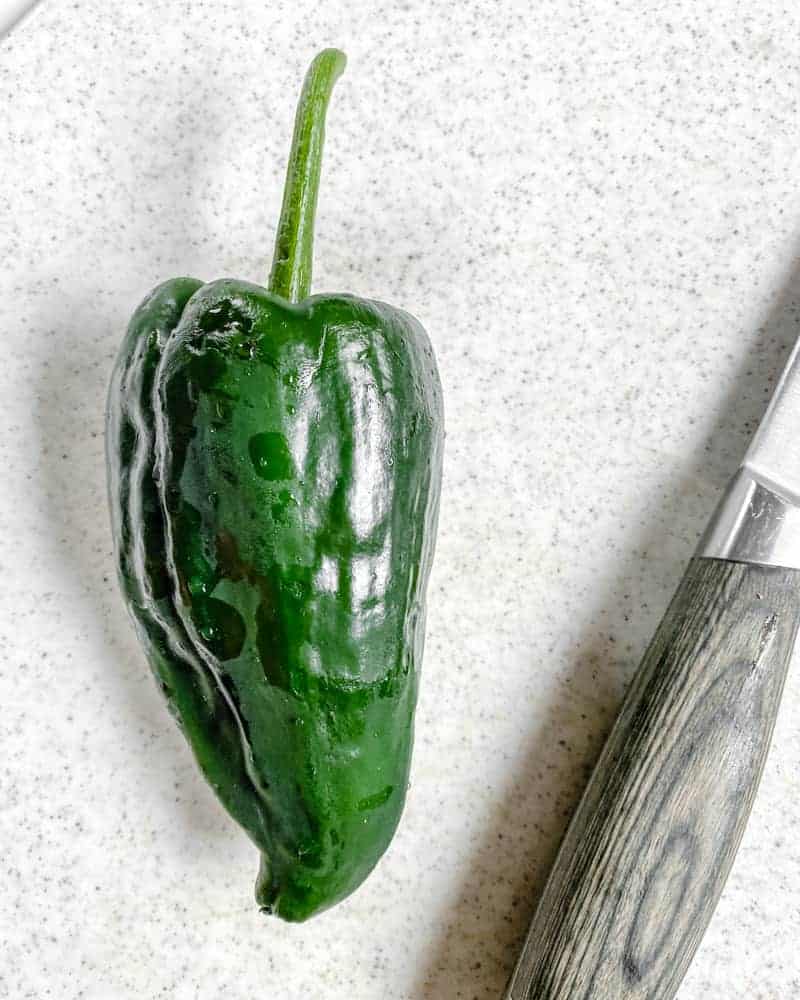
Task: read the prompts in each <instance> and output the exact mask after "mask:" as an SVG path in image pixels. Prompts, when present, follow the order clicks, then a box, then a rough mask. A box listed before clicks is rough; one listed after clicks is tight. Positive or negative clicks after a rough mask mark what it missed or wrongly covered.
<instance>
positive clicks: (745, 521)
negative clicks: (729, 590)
mask: <svg viewBox="0 0 800 1000" xmlns="http://www.w3.org/2000/svg"><path fill="white" fill-rule="evenodd" d="M697 555H698V556H706V557H710V558H714V559H729V560H731V561H733V562H743V563H756V564H757V565H760V566H783V567H786V568H788V569H800V505H798V503H797V502H796V501H795V500H794V499H790V498H788V497H786V496H784V495H781V493H780V492H779V491H778V489H776V488H775V486H773V485H771V484H768V483H767V482H765V481H764V479H763V478H762V477H760V476H759V475H758V473H757V472H755V471H754V470H753V469H752V468H750V467H749V466H747V465H744V466H743V467H742V468H741V469H739V471H738V472H737V474H736V475H735V476H734V477H733V479H732V480H731V481H730V483H729V485H728V488H727V489H726V490H725V493H724V494H723V496H722V499H721V500H720V502H719V504H718V506H717V509H716V511H715V512H714V516H713V517H712V518H711V521H710V522H709V525H708V527H707V528H706V530H705V532H704V534H703V537H702V538H701V540H700V545H699V547H698V550H697Z"/></svg>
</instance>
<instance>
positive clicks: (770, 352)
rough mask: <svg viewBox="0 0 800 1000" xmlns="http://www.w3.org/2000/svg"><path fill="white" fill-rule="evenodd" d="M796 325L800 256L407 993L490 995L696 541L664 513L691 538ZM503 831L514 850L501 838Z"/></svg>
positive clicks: (552, 710)
mask: <svg viewBox="0 0 800 1000" xmlns="http://www.w3.org/2000/svg"><path fill="white" fill-rule="evenodd" d="M799 335H800V264H798V261H797V259H796V258H795V260H794V261H793V271H792V273H791V274H790V277H789V278H788V280H786V281H785V282H784V284H783V286H782V289H781V291H780V292H779V293H778V294H777V296H776V297H775V300H774V303H773V304H772V306H771V307H769V309H768V311H767V316H766V319H765V320H764V322H763V323H762V324H761V325H760V326H758V327H757V329H756V330H755V332H754V333H753V335H752V337H751V341H752V346H751V347H750V349H749V351H748V353H747V358H746V361H745V363H744V365H743V366H742V367H741V369H740V371H739V372H738V374H737V375H736V377H735V378H734V379H733V380H732V382H731V386H730V389H729V391H728V392H727V393H726V396H725V399H724V402H723V404H722V405H721V407H720V408H719V411H718V415H717V416H716V418H715V419H714V421H713V423H712V426H711V430H710V431H709V432H708V433H707V434H706V435H705V436H704V439H703V441H702V442H701V443H700V444H699V445H698V447H697V448H696V449H695V451H694V452H693V453H692V454H691V455H690V456H689V458H688V460H687V462H686V465H685V469H684V471H683V474H682V476H681V479H680V480H678V481H676V480H675V478H674V475H673V476H672V477H670V478H667V477H666V475H665V479H664V481H663V482H660V483H659V487H658V489H657V490H656V491H655V495H654V498H653V501H652V502H651V504H650V505H648V506H647V507H645V508H644V509H646V510H647V511H648V515H647V516H648V528H647V530H645V531H644V532H643V533H641V534H640V535H639V537H638V538H636V537H632V538H631V544H630V547H629V548H628V549H627V550H626V552H625V553H624V555H623V557H622V559H621V560H620V561H619V563H618V564H617V565H616V566H613V567H610V569H609V572H608V573H607V574H606V575H605V576H604V578H603V579H602V580H601V581H600V584H599V586H598V600H597V602H596V603H595V605H594V607H593V608H591V609H589V611H588V612H587V616H586V621H587V622H598V621H601V622H602V628H601V627H599V626H598V625H596V624H595V625H588V626H586V627H585V629H584V633H583V636H582V638H581V640H580V641H579V643H578V650H579V652H578V654H577V655H576V657H575V659H574V661H573V662H572V664H571V665H570V667H569V669H568V670H567V672H566V676H564V677H563V682H562V684H561V686H560V691H561V692H564V691H565V690H566V691H567V692H568V699H569V704H567V703H566V702H567V699H566V698H562V697H559V698H556V699H554V700H553V701H552V703H551V704H550V705H549V706H548V707H547V710H546V721H545V723H544V724H543V725H541V726H540V727H539V728H538V730H537V731H536V732H535V733H534V734H533V735H532V737H531V740H530V743H529V745H528V748H527V750H526V751H525V753H524V757H523V763H522V765H521V766H520V767H518V768H517V770H516V773H515V774H514V776H513V779H512V781H511V782H510V784H509V786H508V788H507V790H506V793H505V796H504V797H503V799H502V801H501V803H500V805H499V806H497V807H496V808H495V810H494V814H493V815H492V817H491V818H490V820H489V822H488V824H487V827H486V830H485V832H484V835H483V839H482V841H481V843H480V845H479V846H478V848H477V849H476V850H475V852H474V853H473V856H472V858H471V861H470V865H469V870H468V872H467V874H466V876H465V878H464V881H463V883H462V886H461V889H460V890H459V892H458V895H457V898H456V902H455V905H454V906H453V908H452V909H451V911H450V913H449V916H448V921H447V924H446V926H445V927H444V928H443V931H442V934H441V937H440V938H439V940H438V941H437V942H436V943H435V944H434V946H433V948H432V951H431V954H430V958H429V960H428V961H427V963H426V965H425V968H424V969H423V970H422V971H421V973H420V977H419V979H418V981H417V985H416V986H415V988H414V992H413V994H412V996H413V1000H478V998H481V1000H482V998H484V997H486V998H489V997H491V998H494V1000H497V998H499V997H500V996H501V995H502V993H503V990H504V989H505V986H506V984H507V982H508V979H509V977H510V975H511V972H512V970H513V968H514V965H515V964H516V960H517V958H518V956H519V952H520V950H521V948H522V945H523V943H524V940H525V936H526V934H527V930H528V926H529V924H530V921H531V918H532V917H533V913H534V910H535V906H536V903H537V900H538V898H539V896H540V894H541V892H542V890H543V888H544V884H545V881H546V879H547V876H548V873H549V870H550V868H551V866H552V864H553V862H554V861H555V857H556V854H557V851H558V847H559V844H560V842H561V840H562V839H563V836H564V833H565V832H566V829H567V826H568V824H569V821H570V819H571V817H572V815H573V813H574V811H575V809H576V808H577V805H578V802H579V801H580V798H581V796H582V794H583V790H584V788H585V786H586V784H587V782H588V779H589V777H590V775H591V772H592V769H593V767H594V764H595V763H596V761H597V758H598V757H599V755H600V751H601V750H602V748H603V744H604V742H605V739H606V737H607V736H608V733H609V731H610V729H611V726H612V725H613V722H614V720H615V718H616V714H617V711H618V710H619V707H620V704H621V702H622V698H623V696H624V692H625V689H626V687H627V684H628V683H629V682H630V680H631V678H632V676H633V674H634V672H635V669H636V667H637V666H638V663H639V661H640V660H641V657H642V655H643V654H644V651H645V649H646V647H647V644H648V643H649V641H650V639H651V637H652V635H653V632H654V631H655V628H656V626H657V624H658V621H659V620H660V617H661V614H662V613H663V611H664V610H665V609H666V606H667V604H668V602H669V600H670V598H671V596H672V593H673V591H674V589H675V587H676V586H677V584H678V582H679V580H680V577H681V575H682V573H683V571H684V568H685V566H686V564H687V562H688V560H689V559H690V558H691V556H692V550H693V546H686V545H685V543H684V542H683V541H681V540H680V539H679V538H678V537H677V536H675V535H673V534H671V533H670V531H669V525H670V524H671V523H674V522H675V516H676V514H675V512H676V511H681V513H682V520H683V521H684V524H685V530H684V532H683V535H684V538H685V536H686V535H689V537H694V538H695V539H697V540H699V537H700V535H701V534H702V532H703V530H704V528H705V526H706V523H707V522H708V519H709V518H710V516H711V514H712V513H713V510H714V508H715V507H716V504H717V502H718V501H719V499H720V496H721V492H722V489H723V488H724V486H725V485H726V483H727V482H728V480H729V479H730V477H731V476H732V475H733V474H734V472H735V471H736V469H737V468H738V466H739V464H740V462H741V460H742V457H743V455H744V452H745V450H746V448H747V444H748V442H749V440H750V437H751V436H752V433H753V431H754V430H755V428H756V427H757V425H758V422H759V421H760V419H761V417H762V416H763V413H764V410H765V409H766V406H767V404H768V402H769V399H770V396H771V395H772V391H773V389H774V387H775V384H776V382H777V380H778V378H779V376H780V373H781V371H782V369H783V366H784V364H785V363H786V361H787V359H788V356H789V354H790V352H791V349H792V347H793V346H794V343H795V341H796V340H797V339H798V336H799ZM676 543H677V544H676ZM654 552H657V553H658V557H657V558H656V557H654V556H653V555H652V553H654ZM634 593H635V595H636V608H634V611H635V613H632V614H631V615H630V616H629V615H627V614H625V613H623V612H622V611H621V610H620V608H621V606H623V605H624V603H625V602H624V601H621V600H620V598H621V597H628V596H629V595H631V594H634ZM608 609H615V610H614V611H613V612H611V613H609V611H608ZM609 634H610V635H611V636H624V637H625V639H626V645H625V646H624V647H622V646H621V645H620V646H615V645H612V646H611V647H609V642H608V636H609ZM609 658H610V659H609ZM553 778H555V781H554V780H553ZM504 839H505V845H504V847H503V850H498V844H499V843H500V842H501V841H503V840H504ZM509 839H511V840H512V841H514V848H515V850H514V852H509V850H508V840H509Z"/></svg>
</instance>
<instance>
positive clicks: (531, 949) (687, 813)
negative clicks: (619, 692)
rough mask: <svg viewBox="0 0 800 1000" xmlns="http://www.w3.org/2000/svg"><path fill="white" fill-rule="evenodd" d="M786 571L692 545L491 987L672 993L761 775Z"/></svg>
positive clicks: (579, 994) (790, 626) (623, 994)
mask: <svg viewBox="0 0 800 1000" xmlns="http://www.w3.org/2000/svg"><path fill="white" fill-rule="evenodd" d="M798 617H800V570H796V569H785V568H782V567H775V566H760V565H752V564H747V563H737V562H729V561H727V560H724V559H709V558H705V557H699V558H694V559H693V560H692V562H691V563H690V564H689V568H688V569H687V571H686V574H685V576H684V577H683V580H682V581H681V583H680V585H679V587H678V590H677V592H676V594H675V596H674V597H673V599H672V602H671V604H670V606H669V608H668V610H667V613H666V615H665V616H664V619H663V621H662V622H661V624H660V626H659V628H658V631H657V632H656V634H655V636H654V638H653V641H652V642H651V644H650V647H649V648H648V650H647V652H646V653H645V656H644V660H643V662H642V664H641V667H640V669H639V672H638V674H637V675H636V677H635V679H634V681H633V683H632V685H631V688H630V690H629V692H628V694H627V696H626V698H625V700H624V702H623V705H622V709H621V711H620V714H619V717H618V719H617V721H616V723H615V725H614V728H613V729H612V731H611V735H610V736H609V738H608V742H607V743H606V746H605V748H604V749H603V752H602V754H601V756H600V759H599V761H598V763H597V766H596V768H595V770H594V773H593V775H592V777H591V780H590V782H589V786H588V788H587V789H586V792H585V794H584V796H583V799H582V800H581V803H580V805H579V806H578V810H577V812H576V814H575V816H574V818H573V820H572V823H571V824H570V827H569V829H568V830H567V833H566V836H565V838H564V841H563V843H562V845H561V848H560V851H559V853H558V857H557V859H556V862H555V865H554V867H553V870H552V872H551V874H550V877H549V879H548V881H547V884H546V886H545V889H544V893H543V895H542V897H541V900H540V902H539V906H538V909H537V911H536V913H535V915H534V918H533V923H532V924H531V928H530V931H529V934H528V939H527V942H526V944H525V948H524V949H523V952H522V955H521V956H520V960H519V963H518V965H517V968H516V970H515V972H514V974H513V976H512V978H511V981H510V983H509V986H508V989H507V992H506V994H505V1000H672V998H673V997H674V996H675V993H676V991H677V989H678V987H679V985H680V982H681V980H682V979H683V976H684V974H685V972H686V969H687V968H688V966H689V963H690V962H691V960H692V956H693V955H694V953H695V950H696V949H697V946H698V944H699V943H700V939H701V937H702V935H703V932H704V930H705V928H706V926H707V924H708V921H709V920H710V919H711V914H712V912H713V910H714V907H715V905H716V903H717V900H718V899H719V896H720V893H721V892H722V887H723V885H724V883H725V879H726V878H727V875H728V872H729V871H730V867H731V864H732V863H733V858H734V855H735V853H736V849H737V847H738V846H739V841H740V840H741V836H742V833H743V831H744V827H745V823H746V822H747V817H748V815H749V813H750V808H751V805H752V802H753V799H754V797H755V792H756V788H757V786H758V782H759V779H760V777H761V771H762V769H763V766H764V760H765V758H766V754H767V750H768V748H769V742H770V738H771V735H772V730H773V726H774V723H775V716H776V714H777V711H778V703H779V701H780V696H781V691H782V689H783V682H784V679H785V676H786V668H787V666H788V663H789V659H790V657H791V654H792V648H793V646H794V641H795V635H796V633H797V626H798Z"/></svg>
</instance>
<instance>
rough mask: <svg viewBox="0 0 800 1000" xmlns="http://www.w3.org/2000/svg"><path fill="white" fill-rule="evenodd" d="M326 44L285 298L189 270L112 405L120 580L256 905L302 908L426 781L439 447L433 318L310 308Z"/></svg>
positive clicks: (317, 72) (348, 873) (363, 859)
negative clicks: (236, 826) (424, 660)
mask: <svg viewBox="0 0 800 1000" xmlns="http://www.w3.org/2000/svg"><path fill="white" fill-rule="evenodd" d="M344 62H345V59H344V56H343V54H342V53H340V52H338V51H336V50H330V49H329V50H325V51H324V52H322V53H320V54H319V55H318V56H317V58H316V59H315V60H314V62H313V63H312V65H311V68H310V70H309V72H308V75H307V77H306V81H305V85H304V88H303V92H302V95H301V98H300V104H299V107H298V112H297V120H296V124H295V131H294V138H293V142H292V150H291V156H290V160H289V166H288V171H287V179H286V189H285V193H284V199H283V207H282V212H281V219H280V224H279V228H278V233H277V240H276V247H275V257H274V263H273V267H272V272H271V275H270V280H269V284H268V288H266V289H265V288H262V287H259V286H257V285H254V284H250V283H247V282H244V281H236V280H221V281H212V282H211V283H209V284H204V283H202V282H200V281H197V280H195V279H193V278H176V279H174V280H172V281H167V282H166V283H165V284H162V285H160V286H159V287H157V288H156V289H155V290H154V291H153V292H152V293H151V294H150V295H149V296H148V297H147V298H146V299H145V300H144V302H143V303H142V304H141V306H140V307H139V308H138V309H137V311H136V313H135V314H134V316H133V318H132V320H131V323H130V326H129V328H128V332H127V335H126V337H125V339H124V342H123V344H122V347H121V350H120V353H119V356H118V359H117V362H116V365H115V368H114V372H113V375H112V381H111V387H110V392H109V403H108V434H107V453H108V463H109V494H110V505H111V511H112V526H113V533H114V539H115V547H116V554H117V561H118V566H119V575H120V581H121V586H122V589H123V592H124V595H125V598H126V601H127V603H128V606H129V609H130V611H131V613H132V616H133V619H134V622H135V624H136V627H137V631H138V634H139V636H140V639H141V642H142V643H143V645H144V647H145V650H146V652H147V655H148V659H149V661H150V664H151V666H152V669H153V672H154V673H155V676H156V678H157V680H158V682H159V683H160V685H161V687H162V689H163V692H164V695H165V696H166V699H167V703H168V705H169V707H170V709H171V711H172V713H173V714H174V716H175V718H176V719H177V721H178V724H179V725H180V727H181V729H182V730H183V733H184V735H185V736H186V739H187V740H188V742H189V744H190V746H191V748H192V750H193V752H194V754H195V757H196V759H197V761H198V764H199V766H200V768H201V770H202V772H203V774H204V775H205V777H206V778H207V779H208V781H209V782H210V783H211V785H212V786H213V788H214V790H215V791H216V793H217V795H218V797H219V799H220V800H221V802H222V804H223V805H224V806H225V808H226V809H227V810H228V812H229V813H230V814H231V816H233V817H234V818H235V819H236V820H237V821H238V822H239V823H240V824H241V826H242V827H243V828H244V830H245V831H246V832H247V833H248V834H249V836H250V837H251V838H252V840H253V841H254V842H255V844H256V845H257V847H258V849H259V850H260V852H261V866H260V870H259V875H258V880H257V884H256V899H257V901H258V903H259V905H260V906H261V908H262V909H263V910H265V911H268V912H272V913H275V914H277V915H279V916H281V917H283V918H284V919H286V920H304V919H306V918H307V917H309V916H311V915H312V914H315V913H317V912H319V911H320V910H323V909H325V908H326V907H329V906H331V905H332V904H334V903H336V902H337V901H339V900H341V899H342V898H344V897H345V896H347V895H348V894H349V893H351V892H352V891H353V890H354V889H355V888H356V887H357V886H358V885H359V884H360V883H361V882H362V881H363V879H364V878H366V876H367V875H368V874H369V872H370V871H371V869H372V868H373V867H374V865H375V864H376V863H377V861H378V859H379V858H380V856H381V854H382V853H383V852H384V850H385V849H386V847H387V845H388V844H389V842H390V840H391V838H392V836H393V833H394V830H395V828H396V826H397V823H398V821H399V818H400V814H401V811H402V808H403V803H404V799H405V792H406V786H407V783H408V773H409V763H410V754H411V744H412V734H413V715H414V706H415V701H416V697H417V674H418V670H419V665H420V660H421V656H422V646H423V637H424V621H425V590H426V585H427V580H428V574H429V571H430V566H431V560H432V557H433V548H434V538H435V531H436V522H437V515H438V499H439V486H440V480H441V462H442V446H443V426H442V424H443V418H442V400H441V388H440V383H439V377H438V373H437V369H436V362H435V359H434V355H433V351H432V349H431V345H430V342H429V340H428V337H427V336H426V334H425V332H424V330H423V329H422V327H421V326H420V324H419V323H418V322H417V321H416V320H415V319H413V318H412V317H411V316H410V315H409V314H408V313H405V312H403V311H401V310H398V309H394V308H392V307H390V306H388V305H385V304H384V303H382V302H375V301H369V300H365V299H358V298H355V297H353V296H351V295H314V296H311V297H309V292H310V284H311V259H312V242H313V227H314V216H315V211H316V201H317V189H318V185H319V176H320V165H321V155H322V144H323V138H324V121H325V113H326V109H327V105H328V100H329V97H330V93H331V90H332V87H333V84H334V82H335V80H336V78H337V77H338V76H339V74H340V73H341V71H342V69H343V67H344Z"/></svg>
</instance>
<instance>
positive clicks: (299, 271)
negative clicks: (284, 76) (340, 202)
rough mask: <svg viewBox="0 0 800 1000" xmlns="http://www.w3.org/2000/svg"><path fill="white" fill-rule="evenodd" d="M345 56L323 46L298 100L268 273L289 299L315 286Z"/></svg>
mask: <svg viewBox="0 0 800 1000" xmlns="http://www.w3.org/2000/svg"><path fill="white" fill-rule="evenodd" d="M346 62H347V58H346V56H345V54H344V52H340V51H339V50H338V49H324V50H323V51H322V52H320V53H319V55H317V56H316V58H315V59H314V61H313V62H312V63H311V66H310V67H309V70H308V73H307V74H306V78H305V82H304V83H303V91H302V93H301V94H300V102H299V104H298V105H297V115H296V117H295V121H294V135H293V136H292V148H291V152H290V153H289V164H288V166H287V168H286V184H285V187H284V189H283V205H282V206H281V218H280V222H279V223H278V235H277V237H276V239H275V255H274V257H273V261H272V271H271V273H270V276H269V290H270V292H272V293H273V295H280V296H281V297H282V298H284V299H288V300H289V301H290V302H301V301H302V300H303V299H305V298H306V297H307V296H308V294H309V292H310V291H311V265H312V258H313V254H314V216H315V214H316V210H317V192H318V190H319V176H320V168H321V166H322V146H323V143H324V141H325V113H326V111H327V110H328V101H329V100H330V96H331V91H332V90H333V85H334V84H335V83H336V81H337V80H338V78H339V76H340V75H341V73H342V70H343V69H344V67H345V63H346Z"/></svg>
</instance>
